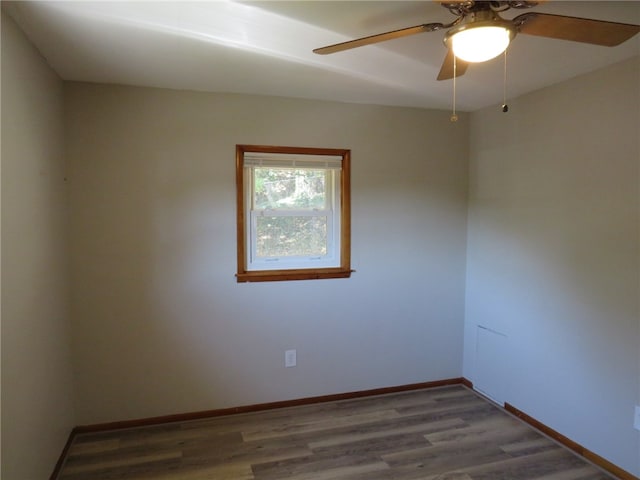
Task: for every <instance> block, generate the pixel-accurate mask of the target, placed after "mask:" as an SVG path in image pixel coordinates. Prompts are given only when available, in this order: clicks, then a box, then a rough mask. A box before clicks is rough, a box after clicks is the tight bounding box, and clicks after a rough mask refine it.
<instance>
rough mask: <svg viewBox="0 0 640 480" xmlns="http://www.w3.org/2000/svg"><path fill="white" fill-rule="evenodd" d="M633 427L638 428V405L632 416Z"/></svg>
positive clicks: (639, 417) (639, 418)
mask: <svg viewBox="0 0 640 480" xmlns="http://www.w3.org/2000/svg"><path fill="white" fill-rule="evenodd" d="M633 428H635V429H636V430H640V405H636V413H635V415H634V417H633Z"/></svg>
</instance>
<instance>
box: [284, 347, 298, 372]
mask: <svg viewBox="0 0 640 480" xmlns="http://www.w3.org/2000/svg"><path fill="white" fill-rule="evenodd" d="M296 353H297V352H296V351H295V350H286V351H285V352H284V366H285V367H287V368H288V367H295V366H296V364H297V361H296Z"/></svg>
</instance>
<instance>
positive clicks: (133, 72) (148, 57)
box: [2, 0, 640, 111]
mask: <svg viewBox="0 0 640 480" xmlns="http://www.w3.org/2000/svg"><path fill="white" fill-rule="evenodd" d="M2 4H3V8H4V9H5V10H6V11H7V12H8V13H9V14H10V15H11V16H12V17H13V18H14V19H15V20H16V22H17V23H18V24H19V25H20V26H21V28H22V29H23V30H24V31H25V32H26V34H27V35H28V37H29V38H30V39H31V41H32V42H33V43H34V44H35V45H36V46H37V48H38V49H39V50H40V52H41V53H42V55H43V56H44V57H45V58H46V59H47V61H48V62H49V64H50V65H51V67H52V68H53V69H54V70H55V71H56V72H57V73H58V74H59V75H60V77H62V78H63V79H65V80H75V81H86V82H99V83H113V84H126V85H138V86H151V87H163V88H172V89H183V90H197V91H212V92H233V93H250V94H262V95H277V96H287V97H299V98H310V99H322V100H334V101H340V102H354V103H370V104H381V105H398V106H413V107H423V108H436V109H450V108H451V105H452V92H453V82H452V81H451V80H448V81H437V80H436V76H437V75H438V72H439V70H440V66H441V64H442V61H443V59H444V56H445V53H446V49H445V47H444V45H443V43H442V39H443V36H444V33H443V32H442V31H440V32H430V33H422V34H418V35H413V36H410V37H405V38H400V39H396V40H391V41H388V42H384V43H380V44H376V45H369V46H366V47H361V48H357V49H353V50H349V51H345V52H340V53H335V54H332V55H325V56H321V55H316V54H314V53H312V51H311V50H312V49H314V48H317V47H321V46H325V45H328V44H333V43H337V42H342V41H346V40H351V39H354V38H358V37H362V36H367V35H373V34H376V33H381V32H386V31H390V30H395V29H399V28H404V27H409V26H413V25H418V24H422V23H430V22H442V23H448V22H450V21H452V20H453V18H454V17H453V15H452V14H451V13H449V11H448V10H446V9H445V8H443V7H442V6H440V5H439V4H438V3H436V2H433V1H431V0H427V1H313V0H303V1H243V2H235V1H206V2H202V1H200V2H187V1H136V2H124V1H118V2H115V1H111V2H109V1H107V2H90V1H80V2H78V1H75V2H58V1H51V0H48V1H43V2H40V1H21V2H6V1H3V2H2ZM533 10H534V11H540V12H545V13H554V14H561V15H571V16H577V17H585V18H595V19H599V20H609V21H615V22H622V23H634V24H640V1H621V2H612V1H567V2H564V1H548V2H546V3H544V4H543V5H540V6H538V7H536V8H535V9H533ZM520 13H523V10H513V9H512V10H509V11H507V12H505V13H503V14H502V15H503V16H504V17H505V18H512V17H514V16H516V15H518V14H520ZM639 54H640V35H636V36H635V37H634V38H632V39H631V40H629V41H627V42H625V43H624V44H622V45H620V46H618V47H613V48H609V47H600V46H594V45H586V44H581V43H575V42H569V41H561V40H550V39H547V38H540V37H534V36H529V35H518V36H517V37H516V38H515V40H514V41H513V43H512V44H511V46H510V47H509V52H508V56H507V84H506V87H507V96H508V97H516V96H519V95H522V94H524V93H526V92H530V91H533V90H537V89H540V88H543V87H545V86H547V85H551V84H554V83H558V82H560V81H563V80H566V79H568V78H571V77H574V76H576V75H580V74H582V73H586V72H589V71H592V70H595V69H598V68H601V67H604V66H606V65H609V64H613V63H616V62H619V61H622V60H624V59H626V58H630V57H632V56H635V55H639ZM503 77H504V61H503V59H502V57H498V58H497V59H494V60H492V61H489V62H486V63H483V64H474V65H471V66H470V67H469V70H468V71H467V73H466V75H464V76H463V77H460V78H459V79H458V81H457V86H456V93H457V108H458V110H461V111H473V110H477V109H479V108H482V107H485V106H489V105H498V106H499V105H501V104H502V99H503V85H504V82H503Z"/></svg>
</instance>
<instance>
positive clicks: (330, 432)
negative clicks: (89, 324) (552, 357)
mask: <svg viewBox="0 0 640 480" xmlns="http://www.w3.org/2000/svg"><path fill="white" fill-rule="evenodd" d="M58 478H59V479H60V480H81V479H91V480H101V479H120V480H128V479H130V480H133V479H136V480H138V479H157V480H196V479H215V480H284V479H289V480H303V479H304V480H391V479H393V480H417V479H424V480H507V479H508V480H520V479H522V480H524V479H528V480H543V479H544V480H578V479H579V480H607V479H611V478H612V477H610V476H608V475H607V474H605V473H603V472H602V471H601V470H599V469H597V468H596V467H594V466H592V465H590V464H589V463H587V462H586V461H584V460H583V459H582V458H579V457H577V456H575V455H574V454H573V453H571V452H570V451H568V450H566V449H564V448H563V447H560V446H558V445H557V444H556V443H554V442H553V441H551V440H549V439H547V438H545V437H543V436H542V435H540V434H539V433H537V432H536V431H534V430H533V429H531V428H530V427H529V426H527V425H526V424H524V423H522V422H521V421H520V420H517V419H515V418H513V417H511V416H510V415H508V414H507V413H505V412H504V411H502V410H501V409H499V408H497V407H496V406H494V405H492V404H491V403H489V402H487V401H486V400H484V399H483V398H481V397H479V396H477V395H476V394H475V393H473V392H472V391H470V390H468V389H467V388H465V387H463V386H450V387H443V388H435V389H428V390H417V391H413V392H404V393H394V394H388V395H381V396H375V397H366V398H360V399H355V400H343V401H338V402H330V403H321V404H316V405H309V406H302V407H292V408H286V409H279V410H269V411H265V412H259V413H249V414H240V415H233V416H226V417H218V418H212V419H207V420H197V421H192V422H185V423H172V424H166V425H161V426H153V427H145V428H136V429H129V430H116V431H110V432H104V433H91V434H83V435H78V436H76V438H75V439H74V442H73V444H72V446H71V448H70V449H69V452H68V455H67V458H66V461H65V464H64V467H63V469H62V471H61V472H60V475H59V477H58Z"/></svg>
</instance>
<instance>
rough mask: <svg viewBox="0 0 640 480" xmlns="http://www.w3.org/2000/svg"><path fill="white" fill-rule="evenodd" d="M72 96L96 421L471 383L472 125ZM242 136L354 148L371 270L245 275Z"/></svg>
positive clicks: (359, 264)
mask: <svg viewBox="0 0 640 480" xmlns="http://www.w3.org/2000/svg"><path fill="white" fill-rule="evenodd" d="M65 88H66V101H67V103H66V106H67V116H66V125H67V147H68V161H69V182H70V191H71V206H72V221H71V235H70V239H71V250H72V268H71V274H72V312H73V313H72V318H73V345H74V358H75V367H76V382H77V392H78V399H77V400H78V406H79V410H78V415H79V422H80V423H96V422H105V421H113V420H123V419H128V418H140V417H147V416H154V415H165V414H171V413H179V412H190V411H197V410H203V409H211V408H220V407H228V406H234V405H243V404H253V403H260V402H269V401H275V400H284V399H292V398H298V397H308V396H313V395H323V394H330V393H336V392H346V391H354V390H362V389H370V388H375V387H381V386H390V385H402V384H407V383H413V382H422V381H429V380H437V379H443V378H450V377H458V376H460V374H461V360H462V350H461V349H462V344H461V341H460V339H461V338H462V326H463V315H464V312H463V304H464V302H463V300H464V264H465V229H466V181H467V156H468V152H467V141H466V139H467V138H468V129H467V121H466V118H467V117H466V116H464V115H463V116H462V118H461V121H459V122H458V123H457V124H452V123H451V122H449V113H448V112H436V111H425V110H420V109H409V108H385V107H376V106H364V105H349V104H339V103H329V102H317V101H304V100H294V99H286V98H274V97H259V96H255V97H253V96H246V95H225V94H205V93H193V92H184V91H183V92H180V91H168V90H159V89H146V88H133V87H115V86H104V85H100V86H98V85H89V84H78V83H70V84H67V85H66V87H65ZM238 143H246V144H267V145H269V144H270V145H293V146H311V147H331V148H349V149H351V150H352V219H353V220H352V246H353V249H352V266H353V268H354V269H355V270H356V273H354V274H353V276H352V278H350V279H334V280H314V281H298V282H275V283H260V284H238V283H236V280H235V277H234V274H235V268H236V231H235V221H236V217H235V215H236V212H235V170H234V168H235V159H234V152H235V145H236V144H238ZM291 348H295V349H297V352H298V366H297V367H295V368H284V351H285V350H286V349H291Z"/></svg>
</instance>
